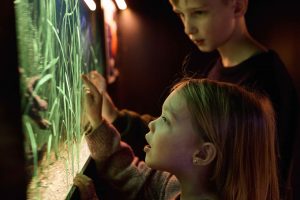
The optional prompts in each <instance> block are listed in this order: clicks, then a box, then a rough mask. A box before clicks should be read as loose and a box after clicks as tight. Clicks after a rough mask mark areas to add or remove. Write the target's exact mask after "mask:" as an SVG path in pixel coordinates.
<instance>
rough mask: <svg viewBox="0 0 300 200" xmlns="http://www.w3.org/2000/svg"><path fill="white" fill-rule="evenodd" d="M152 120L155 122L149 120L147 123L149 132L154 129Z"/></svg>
mask: <svg viewBox="0 0 300 200" xmlns="http://www.w3.org/2000/svg"><path fill="white" fill-rule="evenodd" d="M154 122H155V120H153V121H151V122H149V124H148V128H149V130H150V132H152V133H153V132H154V131H155V125H154Z"/></svg>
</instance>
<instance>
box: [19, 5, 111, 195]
mask: <svg viewBox="0 0 300 200" xmlns="http://www.w3.org/2000/svg"><path fill="white" fill-rule="evenodd" d="M14 3H15V13H16V25H17V27H16V28H17V42H18V57H19V58H18V59H19V72H20V79H21V80H20V83H21V95H22V120H23V132H24V136H25V144H24V146H25V152H26V159H27V163H26V170H27V174H28V176H29V177H28V179H29V184H28V193H27V196H28V199H43V200H44V199H65V198H66V196H67V194H68V192H69V190H70V188H71V186H72V183H73V177H74V176H75V174H76V173H79V172H80V171H81V170H82V167H83V166H84V165H85V163H86V160H87V159H88V157H89V151H88V149H87V148H86V144H85V141H84V139H83V135H82V132H83V126H84V124H85V122H84V115H83V113H84V110H83V109H84V108H83V106H82V104H83V102H82V95H83V91H82V81H81V79H80V75H81V74H82V73H87V72H88V71H91V70H97V71H99V72H100V73H102V74H103V75H105V67H104V66H105V65H106V64H105V63H106V55H105V54H106V53H105V52H106V51H105V50H104V48H105V45H103V41H104V34H103V32H104V31H103V30H104V29H103V24H104V23H103V19H102V17H101V16H103V15H101V11H100V10H99V7H100V6H99V2H95V6H96V5H97V6H96V7H95V8H96V9H95V10H94V9H90V8H89V7H88V6H87V4H86V1H85V0H15V2H14Z"/></svg>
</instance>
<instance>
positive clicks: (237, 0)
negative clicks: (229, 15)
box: [234, 0, 248, 17]
mask: <svg viewBox="0 0 300 200" xmlns="http://www.w3.org/2000/svg"><path fill="white" fill-rule="evenodd" d="M234 4H235V5H234V14H235V16H236V17H243V16H244V15H245V14H246V11H247V8H248V0H234Z"/></svg>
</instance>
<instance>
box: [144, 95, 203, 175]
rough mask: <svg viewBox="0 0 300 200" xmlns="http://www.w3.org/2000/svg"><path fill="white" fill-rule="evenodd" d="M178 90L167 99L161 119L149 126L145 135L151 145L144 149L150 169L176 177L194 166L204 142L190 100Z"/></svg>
mask: <svg viewBox="0 0 300 200" xmlns="http://www.w3.org/2000/svg"><path fill="white" fill-rule="evenodd" d="M177 90H178V89H176V90H175V91H173V92H172V93H171V94H170V95H169V96H168V98H167V99H166V100H165V102H164V105H163V108H162V114H161V116H160V117H159V118H157V119H156V120H154V121H152V122H151V123H149V129H150V131H149V133H147V134H146V136H145V137H146V140H147V142H148V144H149V145H147V146H146V147H145V149H144V150H145V152H146V158H145V161H146V164H147V165H148V166H149V167H151V168H154V169H158V170H163V171H168V172H171V173H175V174H176V172H177V173H178V172H182V171H185V170H186V166H187V165H189V164H192V156H193V153H194V151H195V150H196V149H197V147H199V143H200V137H199V135H198V133H197V131H196V129H195V128H194V127H193V126H192V116H191V114H190V112H189V109H188V106H187V103H186V100H185V99H184V98H183V97H182V96H181V94H178V92H177Z"/></svg>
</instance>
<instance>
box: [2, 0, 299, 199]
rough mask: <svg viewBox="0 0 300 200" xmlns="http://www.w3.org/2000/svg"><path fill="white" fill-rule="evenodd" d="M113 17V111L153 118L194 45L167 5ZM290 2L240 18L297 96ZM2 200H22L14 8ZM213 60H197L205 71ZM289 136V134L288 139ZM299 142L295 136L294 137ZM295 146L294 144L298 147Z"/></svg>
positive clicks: (5, 20) (6, 53)
mask: <svg viewBox="0 0 300 200" xmlns="http://www.w3.org/2000/svg"><path fill="white" fill-rule="evenodd" d="M126 2H127V5H128V7H129V8H128V9H127V10H125V11H119V12H118V17H117V23H118V40H119V43H118V44H119V49H118V53H117V58H116V66H117V68H118V69H119V71H120V75H119V77H118V79H117V81H116V82H115V83H113V84H112V85H110V86H109V88H108V89H109V92H110V93H111V95H112V98H113V100H114V102H115V103H116V105H117V106H118V107H119V108H128V109H132V110H135V111H137V112H139V113H149V114H152V115H159V113H160V109H161V104H162V102H163V100H164V98H165V97H166V95H167V94H168V90H169V87H170V85H172V83H173V82H174V80H175V78H176V77H178V73H180V71H181V63H182V60H183V58H184V56H185V55H186V53H187V52H188V51H189V49H191V48H195V47H194V45H193V44H192V43H191V42H190V41H189V40H188V38H187V37H186V36H185V34H184V32H183V27H182V25H181V23H180V21H179V19H178V18H177V17H176V16H175V14H174V13H172V10H171V7H170V5H169V4H168V1H167V0H127V1H126ZM299 8H300V7H299V6H298V3H297V2H296V1H292V0H286V1H282V0H281V1H279V0H273V1H266V0H250V2H249V9H248V12H247V15H246V20H247V23H248V27H249V31H250V33H251V34H252V35H253V36H254V37H255V38H256V39H257V40H258V41H260V42H262V43H263V44H265V45H266V46H267V47H269V48H272V49H274V50H276V51H277V52H278V53H279V55H280V56H281V58H282V60H283V61H284V62H285V64H286V66H287V68H288V71H289V72H290V74H291V76H292V78H293V80H294V83H295V86H296V88H297V90H298V92H299V91H300V69H299V67H300V59H299V58H298V57H299V56H300V50H299V44H300V39H299V36H300V16H299V14H298V13H297V11H299ZM0 41H1V43H0V45H1V46H0V49H1V50H0V58H1V62H0V63H1V64H0V65H1V69H0V76H1V78H0V89H1V91H0V158H1V159H0V198H1V199H26V174H25V172H24V152H23V151H24V150H23V135H22V131H21V115H20V97H19V77H18V72H17V66H18V64H17V49H16V35H15V19H14V8H13V1H4V2H2V3H1V7H0ZM213 56H214V54H206V53H205V54H204V53H202V54H199V58H200V59H203V66H205V65H206V64H207V63H208V62H209V61H210V59H211V58H212V57H213ZM287 134H288V133H287ZM298 135H299V134H298ZM299 145H300V142H299V139H297V140H296V147H297V146H299ZM299 154H300V153H298V149H297V148H295V159H294V170H293V174H292V180H293V186H294V198H293V199H300V196H299V194H298V193H299V192H298V193H297V190H300V174H299V173H300V155H299Z"/></svg>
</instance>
